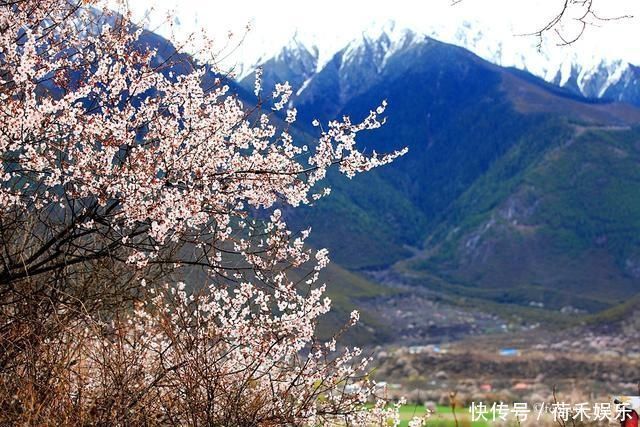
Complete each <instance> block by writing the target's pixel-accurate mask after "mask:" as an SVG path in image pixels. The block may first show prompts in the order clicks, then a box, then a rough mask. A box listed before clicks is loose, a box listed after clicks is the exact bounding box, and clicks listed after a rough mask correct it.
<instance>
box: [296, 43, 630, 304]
mask: <svg viewBox="0 0 640 427" xmlns="http://www.w3.org/2000/svg"><path fill="white" fill-rule="evenodd" d="M381 52H382V53H381ZM381 99H387V100H388V102H389V109H388V121H387V124H386V125H385V126H383V127H382V128H381V129H379V130H377V131H376V132H374V133H372V134H371V135H365V137H364V138H363V139H362V140H361V146H362V148H364V149H369V148H368V147H371V148H373V147H375V148H376V150H381V149H384V150H391V149H396V148H399V147H403V146H408V147H409V154H407V155H406V156H405V157H404V158H401V159H399V160H397V161H396V162H394V163H393V164H392V165H389V166H386V167H384V168H382V169H381V170H378V171H375V172H373V173H370V174H366V175H363V176H361V177H358V179H357V180H355V181H354V182H353V183H350V184H355V185H347V186H341V185H340V184H339V183H337V182H335V183H332V185H334V191H333V193H332V195H331V197H329V198H328V199H326V200H321V201H320V202H319V203H318V209H316V210H315V214H314V213H312V212H310V211H309V212H308V213H306V212H305V211H304V210H302V211H301V213H302V214H303V215H307V216H304V219H305V221H309V222H310V223H311V224H312V225H313V228H314V233H313V234H312V237H313V239H315V240H314V243H316V244H321V245H322V246H328V247H329V248H330V250H331V252H332V255H333V258H334V259H335V260H336V261H337V262H338V263H339V264H340V265H342V266H345V267H347V268H350V269H352V270H358V269H381V268H387V267H389V266H391V265H393V264H396V265H395V266H394V267H393V269H392V270H393V272H394V273H393V274H394V275H396V276H398V277H399V278H400V280H402V281H406V282H409V283H412V284H415V285H421V286H427V287H430V288H432V289H433V290H435V291H437V292H444V293H448V294H450V295H454V296H457V297H461V298H467V297H472V298H475V299H478V300H486V301H491V302H492V303H495V302H498V303H502V304H508V305H520V306H528V305H530V304H532V303H534V304H536V305H539V304H540V303H542V304H543V305H544V307H545V308H547V309H551V310H560V309H563V308H565V311H571V310H574V311H575V310H584V311H586V312H597V311H600V310H605V309H607V308H609V307H612V306H615V305H616V304H618V303H620V302H622V301H624V300H625V299H626V298H628V297H630V296H632V295H634V294H637V293H638V292H640V288H639V284H640V275H639V274H638V273H637V272H638V271H640V268H639V267H638V265H640V261H639V258H638V254H640V240H638V239H637V238H636V236H640V229H639V228H638V224H637V221H640V210H638V208H637V206H636V202H635V194H638V192H639V190H640V188H638V186H637V181H636V179H637V176H636V174H635V169H634V166H635V167H637V166H640V164H639V161H640V157H638V156H637V153H636V151H637V150H636V148H634V147H635V145H634V144H635V141H636V137H637V136H638V134H637V131H636V130H635V129H634V128H631V127H630V126H632V125H634V124H635V123H640V111H639V110H638V109H636V108H634V107H632V106H630V105H628V104H620V103H611V102H606V101H602V100H593V99H586V98H584V97H582V96H580V95H576V94H575V93H574V92H572V91H570V90H567V89H566V88H559V87H557V86H554V85H552V84H550V83H548V82H546V81H544V80H542V79H540V78H537V77H534V76H532V75H530V74H528V73H525V72H523V71H520V70H516V69H512V68H502V67H498V66H496V65H494V64H491V63H489V62H487V61H484V60H483V59H481V58H479V57H477V56H476V55H474V54H472V53H470V52H468V51H466V50H464V49H461V48H459V47H456V46H452V45H448V44H445V43H441V42H438V41H435V40H433V39H428V38H427V39H424V40H420V39H416V38H415V37H414V35H411V34H406V37H405V38H396V39H394V40H390V39H389V38H388V37H386V36H382V37H381V38H380V39H377V40H368V42H367V43H366V44H365V45H359V46H357V47H352V46H351V47H349V46H348V47H346V48H345V49H342V50H341V51H339V52H338V53H337V54H336V55H335V56H334V58H333V59H332V60H331V61H329V62H328V63H327V64H326V65H325V67H324V68H323V69H322V70H320V71H319V72H318V73H317V74H315V75H313V76H312V77H311V78H309V79H307V81H306V83H305V87H304V90H303V91H302V92H301V93H300V94H299V96H298V97H297V98H296V99H295V100H294V105H295V106H296V107H298V109H299V111H300V113H299V116H300V117H301V122H302V124H304V123H308V122H310V121H311V119H312V118H320V119H322V120H327V119H329V118H331V117H335V116H339V115H341V114H352V115H354V116H356V117H358V116H360V117H362V116H364V115H365V114H366V113H367V112H368V110H369V109H370V108H371V107H372V106H375V105H377V103H378V102H379V101H380V100H381ZM309 129H310V128H307V130H309ZM639 139H640V138H639ZM638 170H640V168H638ZM609 173H610V174H611V176H608V175H607V174H609ZM374 194H375V195H374ZM363 201H366V202H363ZM354 207H355V208H354ZM337 214H340V215H337ZM336 217H344V218H347V219H348V220H349V221H350V222H348V223H344V224H343V223H340V222H339V221H335V220H333V218H336ZM295 218H296V217H295V216H294V219H295ZM301 222H304V221H301ZM353 248H356V250H353Z"/></svg>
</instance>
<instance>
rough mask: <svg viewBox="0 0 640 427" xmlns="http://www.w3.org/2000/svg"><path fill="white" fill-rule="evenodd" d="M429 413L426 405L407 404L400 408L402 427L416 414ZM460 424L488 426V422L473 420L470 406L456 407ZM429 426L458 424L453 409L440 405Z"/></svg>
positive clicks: (429, 421) (464, 426) (464, 425)
mask: <svg viewBox="0 0 640 427" xmlns="http://www.w3.org/2000/svg"><path fill="white" fill-rule="evenodd" d="M426 413H427V410H426V408H425V407H424V405H405V406H403V407H402V408H401V409H400V417H401V420H402V422H401V423H400V426H401V427H406V426H407V425H408V424H409V421H410V420H411V419H412V418H413V417H415V416H418V417H419V416H422V415H425V414H426ZM455 416H456V417H457V420H458V426H460V427H484V426H488V425H489V424H487V423H486V422H471V419H470V416H469V410H468V408H459V409H456V414H455ZM426 425H427V427H453V426H455V425H456V423H455V418H454V414H453V411H452V409H451V408H450V407H449V406H438V407H437V410H436V412H435V413H434V414H432V415H431V416H430V417H429V419H428V421H427V423H426Z"/></svg>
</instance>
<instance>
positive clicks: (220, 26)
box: [130, 0, 640, 62]
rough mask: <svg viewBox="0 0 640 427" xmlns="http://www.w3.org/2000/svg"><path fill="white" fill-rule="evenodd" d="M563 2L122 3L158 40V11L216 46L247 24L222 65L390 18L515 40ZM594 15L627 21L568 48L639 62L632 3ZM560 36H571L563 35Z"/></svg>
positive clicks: (601, 0)
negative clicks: (472, 25)
mask: <svg viewBox="0 0 640 427" xmlns="http://www.w3.org/2000/svg"><path fill="white" fill-rule="evenodd" d="M563 2H564V0H538V1H536V0H463V1H462V2H460V3H458V4H456V5H452V4H451V0H368V1H355V0H317V1H302V0H298V1H289V0H286V1H285V0H269V1H265V0H225V1H217V0H210V1H201V0H180V1H177V0H146V1H145V0H130V5H131V7H132V8H133V9H134V11H135V14H136V16H139V17H141V16H143V15H145V13H147V12H148V10H149V8H150V7H151V6H153V7H154V9H155V11H154V12H153V13H152V14H151V19H150V21H151V22H150V26H151V27H152V28H153V29H157V30H158V31H159V32H160V33H163V34H165V35H166V34H167V32H168V29H167V27H166V26H165V27H161V28H157V27H156V26H157V25H158V22H160V21H161V20H162V19H161V18H162V17H164V16H165V15H166V11H167V10H172V9H173V10H174V11H175V14H176V16H177V17H178V19H179V22H180V26H179V27H178V28H179V29H180V31H181V32H188V31H196V30H199V29H201V28H204V29H206V31H207V32H208V33H209V34H211V35H212V36H214V37H215V39H216V40H218V41H219V42H218V45H223V43H224V41H225V40H226V34H227V33H228V32H229V31H232V32H234V33H235V34H237V35H241V34H244V29H245V27H246V25H247V24H251V27H252V29H251V31H250V32H249V33H248V34H247V36H246V38H245V39H244V41H243V43H242V44H241V45H240V47H239V48H238V49H236V50H235V51H234V52H233V54H232V55H231V57H230V58H229V59H228V60H227V62H229V61H231V62H233V61H239V62H243V61H244V62H247V61H251V60H255V59H257V57H258V56H259V55H261V54H269V53H274V52H275V51H277V50H279V48H280V47H281V46H283V45H284V44H286V42H287V40H288V39H290V38H291V35H292V34H293V33H294V32H295V31H296V30H298V31H299V33H301V34H303V36H304V37H306V38H310V37H311V38H314V39H315V40H317V41H318V42H319V43H320V44H322V45H326V46H332V45H336V46H337V45H341V44H342V45H343V44H345V43H346V42H347V41H349V40H351V39H352V38H354V37H355V36H357V35H358V34H359V33H360V32H362V31H363V30H364V29H366V28H367V27H369V26H370V25H371V23H381V22H384V21H387V20H390V19H391V20H395V21H397V22H398V23H399V24H401V25H403V26H407V27H410V28H413V29H418V30H425V29H428V28H430V27H432V26H434V25H437V26H441V27H445V28H455V27H458V26H460V25H462V23H463V22H465V21H471V22H476V21H478V22H480V23H482V25H483V27H485V28H489V29H490V31H491V32H492V33H495V34H497V35H498V36H497V37H499V38H502V39H508V38H518V36H517V35H516V33H529V32H535V31H536V30H538V29H539V28H541V27H542V26H544V25H545V23H546V22H548V21H549V20H550V19H552V18H553V16H555V15H556V14H557V13H558V11H559V9H560V8H561V6H562V4H563ZM594 10H596V11H597V12H598V13H599V14H600V15H601V16H603V17H615V16H620V15H625V14H628V15H634V17H633V18H631V19H624V20H618V21H609V22H603V23H601V24H600V27H590V28H588V30H587V33H586V34H585V35H584V37H583V38H582V39H581V40H580V42H579V43H576V44H575V45H574V46H572V47H570V48H569V49H574V50H581V51H583V52H597V53H602V54H606V55H609V56H611V55H613V56H617V57H621V58H623V59H627V60H630V61H635V59H634V58H639V59H640V46H639V42H638V40H640V38H639V37H640V20H639V19H638V17H640V1H639V0H594ZM567 22H570V21H567ZM567 31H568V34H570V33H571V30H570V29H569V30H567ZM556 41H557V40H556ZM532 42H533V40H532ZM545 49H556V48H555V47H554V43H548V44H547V45H546V46H545ZM557 49H559V48H557ZM565 50H566V48H565ZM636 52H637V53H636Z"/></svg>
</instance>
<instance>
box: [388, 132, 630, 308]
mask: <svg viewBox="0 0 640 427" xmlns="http://www.w3.org/2000/svg"><path fill="white" fill-rule="evenodd" d="M573 127H574V129H575V133H576V136H575V137H574V138H569V139H566V140H565V142H564V143H562V141H563V138H559V139H557V140H556V143H555V144H552V145H549V144H547V145H537V146H536V144H535V141H531V140H527V139H526V138H525V139H523V140H522V141H521V142H520V143H519V144H518V145H517V146H515V147H513V148H512V150H511V151H510V152H509V153H508V154H507V155H506V156H505V157H504V158H503V159H501V160H500V161H498V162H496V164H495V165H494V166H493V167H492V168H491V169H490V170H489V171H488V172H487V173H486V174H485V176H483V177H482V178H481V179H479V180H478V181H477V182H476V183H474V184H473V185H472V186H471V187H470V188H469V189H468V190H467V191H466V192H465V193H464V194H463V195H462V196H461V197H460V198H459V199H458V200H457V201H456V202H455V203H454V204H453V205H452V206H451V207H450V208H449V209H448V210H447V211H446V212H445V213H444V215H443V216H442V217H441V218H440V220H439V224H438V227H437V228H436V230H435V231H434V232H433V233H431V234H430V235H429V236H428V238H427V240H426V244H425V250H424V252H423V253H422V254H421V255H420V256H418V257H416V258H414V259H412V260H409V261H406V262H404V263H401V264H400V265H398V266H397V268H398V269H400V270H403V269H404V270H405V271H412V272H424V273H427V272H428V273H429V274H435V275H436V276H438V277H440V278H442V279H444V280H445V281H447V282H450V283H455V284H457V285H460V286H464V287H465V288H466V289H468V293H469V294H470V295H475V296H477V297H482V298H487V299H491V300H493V301H498V302H503V303H510V304H520V305H528V304H530V303H531V302H536V303H538V302H542V303H543V304H544V305H545V307H548V308H551V309H559V308H561V307H564V306H572V307H575V308H578V309H581V310H586V311H588V312H594V311H599V310H603V309H606V308H609V307H611V306H614V305H616V304H619V303H622V302H624V301H625V300H626V299H627V298H629V297H631V296H632V295H634V294H636V293H638V292H640V279H639V278H640V274H639V273H640V269H639V266H640V257H639V256H640V197H638V195H639V194H640V168H639V165H640V129H639V128H634V129H629V130H614V129H606V128H604V129H595V128H588V127H583V126H576V125H574V126H573ZM523 158H526V159H527V161H526V162H523V161H522V160H523ZM518 165H521V166H520V167H518ZM508 171H513V173H509V172H508Z"/></svg>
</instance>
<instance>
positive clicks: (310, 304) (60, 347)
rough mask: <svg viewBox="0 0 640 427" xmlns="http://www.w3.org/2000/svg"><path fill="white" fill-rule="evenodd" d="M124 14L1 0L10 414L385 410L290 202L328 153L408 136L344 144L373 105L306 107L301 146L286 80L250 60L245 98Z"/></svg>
mask: <svg viewBox="0 0 640 427" xmlns="http://www.w3.org/2000/svg"><path fill="white" fill-rule="evenodd" d="M130 18H131V17H130V14H129V13H128V11H127V9H126V7H125V5H124V3H123V4H122V5H120V9H119V10H118V13H113V12H110V11H109V10H107V9H105V8H103V7H102V5H100V4H98V3H94V2H90V1H83V2H79V1H74V0H16V1H2V2H0V154H1V156H2V177H1V184H0V259H1V264H0V301H1V305H0V347H1V350H0V405H1V407H2V408H3V410H2V412H3V413H2V415H0V419H2V421H3V422H5V421H6V422H9V423H25V422H27V423H29V422H30V423H35V424H39V425H79V424H83V425H84V424H88V423H90V424H93V423H98V424H99V423H103V424H104V423H106V424H114V425H115V424H127V425H130V424H133V425H139V424H162V425H165V424H167V425H186V424H189V425H200V424H206V425H280V424H307V425H314V424H321V423H333V422H341V423H356V424H367V423H380V424H384V423H386V422H387V421H388V419H391V420H392V421H393V420H395V421H396V422H397V416H398V415H397V408H394V407H389V406H388V405H386V403H385V402H383V401H379V402H378V403H377V404H375V405H374V406H373V407H371V406H370V405H369V406H368V407H365V403H366V402H367V401H369V400H370V399H371V395H372V393H373V391H374V389H375V387H374V384H372V383H371V382H369V381H368V379H367V377H366V374H367V362H368V359H366V358H362V357H360V351H359V350H358V349H350V348H347V349H342V350H339V349H337V348H336V341H335V339H332V340H328V341H327V342H321V341H319V340H317V339H316V338H315V334H314V331H315V326H316V324H317V321H318V318H319V317H320V316H321V315H323V314H324V313H326V312H327V311H328V310H329V309H330V301H329V299H328V298H326V297H325V296H324V289H325V286H324V285H322V284H320V283H319V271H320V270H321V269H322V268H324V267H325V266H326V265H327V263H328V258H327V251H326V250H322V249H321V250H317V251H312V250H311V249H310V248H308V247H307V246H306V245H305V239H306V238H307V237H308V236H309V232H310V230H303V231H302V232H300V233H294V232H292V231H290V230H289V229H288V227H287V224H286V222H285V221H284V218H283V215H282V213H281V211H280V209H281V208H283V207H290V208H295V207H297V206H300V205H306V204H309V203H310V202H312V201H314V200H317V199H319V198H320V197H322V196H323V195H326V194H328V189H326V188H323V187H322V180H323V179H324V178H325V175H326V173H327V171H328V169H330V168H332V167H335V168H337V169H339V171H340V172H342V173H343V174H345V175H346V176H347V177H352V176H354V175H355V174H357V173H359V172H363V171H367V170H370V169H372V168H374V167H376V166H379V165H383V164H386V163H388V162H390V161H392V160H393V159H395V158H396V157H398V156H400V155H402V154H404V151H399V152H394V153H390V154H387V155H377V154H376V153H375V152H374V153H373V154H372V155H369V156H366V155H364V154H363V153H362V152H360V151H358V149H357V147H356V137H357V136H358V134H359V133H360V132H364V131H368V130H371V129H375V128H377V127H379V126H380V125H381V124H382V122H383V120H381V119H380V118H379V117H380V115H381V114H382V113H383V112H384V107H385V104H384V103H383V104H382V105H381V106H379V107H378V108H376V109H375V110H373V111H371V113H370V114H369V115H368V117H366V118H365V119H364V121H362V122H361V123H353V122H351V121H350V120H349V119H348V118H346V117H345V118H343V120H342V121H331V122H329V123H327V124H323V125H320V124H319V123H317V122H314V125H316V129H317V131H318V135H317V138H316V139H315V141H314V143H313V144H310V145H309V146H307V145H304V144H302V143H300V142H298V141H296V140H294V137H293V136H292V132H291V126H292V125H294V123H295V120H296V111H295V109H288V110H287V106H288V105H289V97H290V95H291V93H292V88H291V87H290V86H289V85H288V84H287V83H282V84H278V85H276V87H275V88H265V89H264V90H263V88H262V87H261V84H260V76H259V72H258V73H257V75H256V91H255V95H256V99H255V103H254V104H251V105H248V104H247V105H245V104H243V102H241V100H240V99H239V98H238V97H237V96H236V95H235V94H234V93H232V91H231V90H230V88H229V87H228V86H227V85H226V84H225V81H224V79H223V78H221V77H220V76H219V75H217V74H215V73H213V72H212V71H211V69H210V68H208V67H207V66H205V65H201V64H198V63H197V62H196V61H193V60H191V59H190V57H188V56H187V55H186V54H185V53H183V52H180V51H179V49H176V51H174V52H172V53H171V54H169V55H167V54H166V52H163V53H162V54H160V53H159V52H158V49H157V48H154V47H153V46H152V45H149V44H148V43H145V41H144V35H145V32H144V31H143V30H141V29H140V28H138V27H136V26H135V25H133V24H132V23H131V19H130ZM300 270H302V271H304V272H305V273H303V274H300V273H298V274H295V275H292V274H291V272H292V271H300ZM300 277H302V279H300ZM357 320H358V315H357V313H356V312H354V313H352V316H351V321H350V323H351V324H353V323H355V322H357ZM338 335H339V333H338ZM348 385H356V386H357V388H356V390H357V392H346V390H347V386H348ZM352 388H353V387H352ZM352 388H351V389H352Z"/></svg>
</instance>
